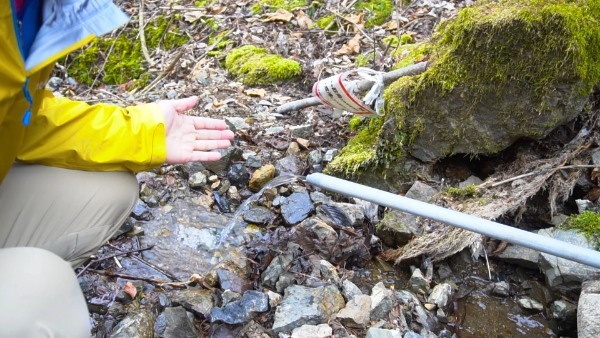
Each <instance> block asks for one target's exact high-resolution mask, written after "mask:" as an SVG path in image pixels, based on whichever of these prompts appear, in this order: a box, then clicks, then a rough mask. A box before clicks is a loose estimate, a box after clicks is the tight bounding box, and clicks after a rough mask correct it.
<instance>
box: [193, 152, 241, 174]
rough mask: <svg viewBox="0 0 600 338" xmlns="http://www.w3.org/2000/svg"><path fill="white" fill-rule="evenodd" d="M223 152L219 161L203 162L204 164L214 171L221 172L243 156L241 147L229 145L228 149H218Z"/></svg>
mask: <svg viewBox="0 0 600 338" xmlns="http://www.w3.org/2000/svg"><path fill="white" fill-rule="evenodd" d="M215 151H218V152H219V153H220V154H221V159H220V160H218V161H210V162H202V165H203V166H204V167H205V168H206V169H208V170H210V171H212V172H213V173H220V172H223V171H225V170H227V168H228V167H229V165H230V164H231V163H232V162H233V161H237V160H240V159H241V158H242V152H243V151H242V149H240V148H239V147H229V148H227V149H216V150H215Z"/></svg>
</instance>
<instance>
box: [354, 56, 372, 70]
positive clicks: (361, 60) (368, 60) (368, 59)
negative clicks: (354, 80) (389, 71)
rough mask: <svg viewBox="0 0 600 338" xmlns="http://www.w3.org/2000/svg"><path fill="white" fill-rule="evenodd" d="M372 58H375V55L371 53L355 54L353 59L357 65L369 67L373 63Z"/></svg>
mask: <svg viewBox="0 0 600 338" xmlns="http://www.w3.org/2000/svg"><path fill="white" fill-rule="evenodd" d="M373 60H375V56H374V55H373V53H368V54H360V55H357V56H356V58H355V59H354V65H355V66H356V67H357V68H358V67H369V66H372V65H373Z"/></svg>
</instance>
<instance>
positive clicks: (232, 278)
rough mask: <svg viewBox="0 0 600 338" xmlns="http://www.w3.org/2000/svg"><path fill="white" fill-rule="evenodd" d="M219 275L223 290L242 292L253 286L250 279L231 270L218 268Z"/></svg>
mask: <svg viewBox="0 0 600 338" xmlns="http://www.w3.org/2000/svg"><path fill="white" fill-rule="evenodd" d="M217 277H218V278H219V285H220V286H221V289H223V290H231V291H233V292H237V293H239V294H242V293H244V292H245V291H248V290H250V289H251V288H252V282H251V281H250V280H248V279H247V278H245V276H240V275H238V274H237V273H235V272H233V271H230V270H226V269H217Z"/></svg>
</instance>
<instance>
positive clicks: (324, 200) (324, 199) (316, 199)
mask: <svg viewBox="0 0 600 338" xmlns="http://www.w3.org/2000/svg"><path fill="white" fill-rule="evenodd" d="M310 199H311V200H312V201H313V203H315V204H317V205H320V204H329V203H330V202H331V197H329V196H327V195H325V194H324V193H322V192H320V191H313V192H311V193H310Z"/></svg>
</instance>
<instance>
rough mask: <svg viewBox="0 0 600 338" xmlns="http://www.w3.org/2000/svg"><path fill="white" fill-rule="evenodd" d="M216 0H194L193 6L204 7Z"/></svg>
mask: <svg viewBox="0 0 600 338" xmlns="http://www.w3.org/2000/svg"><path fill="white" fill-rule="evenodd" d="M216 2H217V0H197V1H195V2H194V6H196V7H206V6H210V5H213V4H214V3H216Z"/></svg>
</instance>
